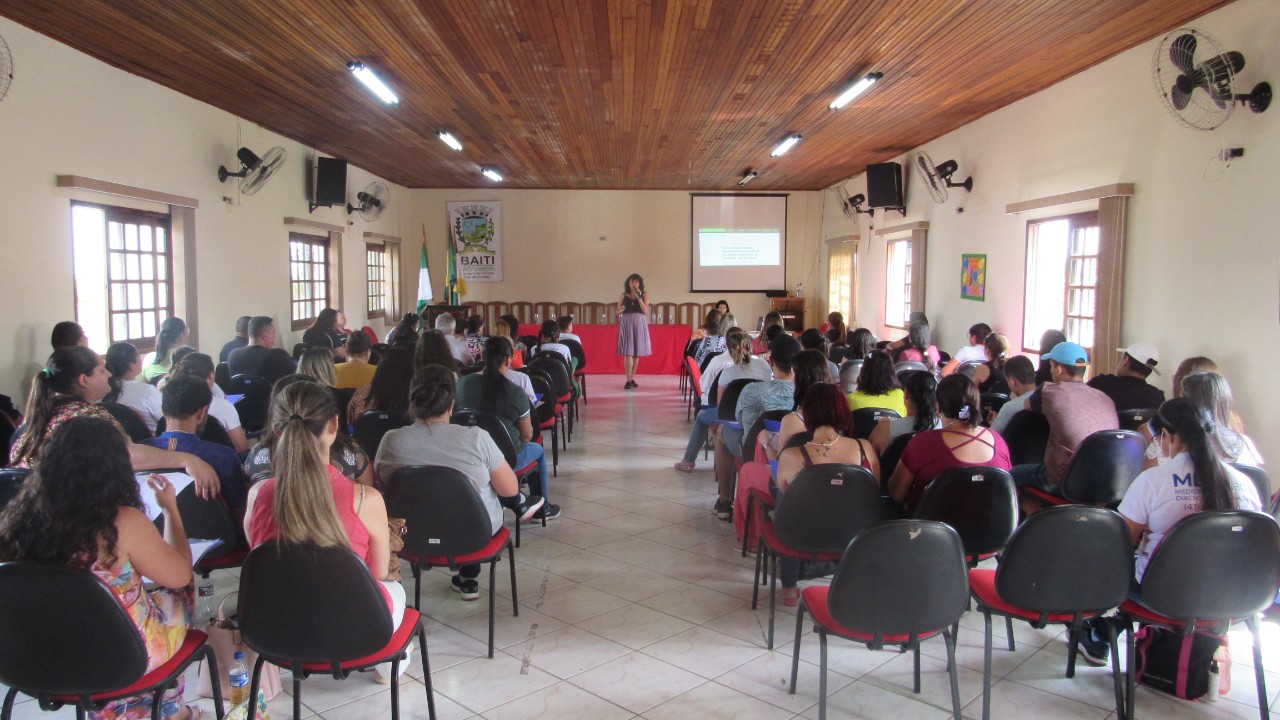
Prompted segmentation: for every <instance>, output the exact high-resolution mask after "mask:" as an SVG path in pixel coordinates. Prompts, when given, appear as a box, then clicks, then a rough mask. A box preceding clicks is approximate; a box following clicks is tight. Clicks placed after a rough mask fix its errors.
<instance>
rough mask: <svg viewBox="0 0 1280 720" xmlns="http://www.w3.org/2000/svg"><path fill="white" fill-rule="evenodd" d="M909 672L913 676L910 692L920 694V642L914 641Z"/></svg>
mask: <svg viewBox="0 0 1280 720" xmlns="http://www.w3.org/2000/svg"><path fill="white" fill-rule="evenodd" d="M911 671H912V674H913V675H915V679H914V680H913V681H912V685H911V692H913V693H915V694H917V695H919V694H920V640H919V639H918V638H917V639H916V646H915V648H914V650H913V651H912V653H911Z"/></svg>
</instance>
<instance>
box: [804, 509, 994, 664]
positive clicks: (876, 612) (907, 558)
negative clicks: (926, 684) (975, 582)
mask: <svg viewBox="0 0 1280 720" xmlns="http://www.w3.org/2000/svg"><path fill="white" fill-rule="evenodd" d="M968 604H969V576H968V572H967V569H966V566H965V561H964V548H963V546H962V545H961V542H960V537H959V536H958V535H956V531H955V530H953V529H952V528H950V527H949V526H947V525H944V524H943V523H940V522H934V521H930V520H890V521H888V522H884V523H880V524H878V525H876V526H874V527H869V528H866V529H865V530H863V531H861V532H859V533H858V534H857V535H856V536H855V537H854V538H853V540H852V542H850V543H849V546H848V548H846V549H845V551H844V555H843V556H842V557H841V558H840V565H839V566H838V567H837V568H836V573H835V576H834V577H832V578H831V591H830V595H828V596H827V606H828V608H829V609H830V611H831V615H832V616H833V617H834V618H835V619H836V621H837V622H839V623H841V624H842V625H844V626H846V627H850V628H853V629H856V630H859V631H861V632H867V633H872V634H873V635H875V636H876V638H875V640H874V641H873V645H874V644H878V643H879V642H880V641H881V640H882V639H883V636H885V635H910V634H912V633H923V632H928V631H931V630H939V629H942V628H945V627H947V626H950V625H953V624H955V622H956V621H957V620H959V619H960V616H961V615H963V614H964V611H965V609H966V608H967V607H968Z"/></svg>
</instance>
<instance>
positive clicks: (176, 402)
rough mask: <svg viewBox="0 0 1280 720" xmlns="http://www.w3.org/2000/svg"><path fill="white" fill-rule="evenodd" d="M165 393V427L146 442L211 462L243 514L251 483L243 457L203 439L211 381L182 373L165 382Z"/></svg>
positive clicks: (224, 489)
mask: <svg viewBox="0 0 1280 720" xmlns="http://www.w3.org/2000/svg"><path fill="white" fill-rule="evenodd" d="M163 396H164V425H165V431H164V432H162V433H160V435H159V436H157V437H155V438H152V439H151V440H147V441H146V443H147V444H148V445H151V446H154V447H158V448H160V449H162V450H176V451H178V452H185V453H191V454H192V455H195V456H196V457H198V458H200V459H201V460H204V461H205V462H207V463H209V466H210V467H212V468H213V470H214V472H216V473H218V481H219V483H221V486H222V499H223V500H225V501H226V503H227V507H229V508H231V509H232V511H234V512H236V513H238V514H239V515H241V516H243V514H244V504H245V498H246V496H247V495H248V493H249V483H248V481H247V480H246V479H245V476H244V470H243V469H242V468H241V467H240V458H239V457H238V456H237V455H236V451H235V450H234V449H232V448H229V447H227V446H226V445H220V444H218V443H215V442H209V441H207V440H201V439H200V431H201V430H203V429H204V425H205V423H206V422H207V421H208V419H209V404H210V403H211V402H213V399H214V397H213V393H212V392H211V391H210V390H209V385H208V384H207V383H206V382H204V381H203V380H202V379H200V378H198V377H195V376H193V375H179V376H177V377H175V378H173V379H172V380H170V381H169V382H168V383H166V384H165V386H164V391H163Z"/></svg>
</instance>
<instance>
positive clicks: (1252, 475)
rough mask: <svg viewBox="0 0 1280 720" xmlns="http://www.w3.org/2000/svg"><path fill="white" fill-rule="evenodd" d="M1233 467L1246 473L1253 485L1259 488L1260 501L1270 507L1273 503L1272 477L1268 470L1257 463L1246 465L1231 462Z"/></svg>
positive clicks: (1264, 505) (1263, 505)
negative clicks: (1256, 464)
mask: <svg viewBox="0 0 1280 720" xmlns="http://www.w3.org/2000/svg"><path fill="white" fill-rule="evenodd" d="M1231 467H1233V468H1235V469H1237V470H1239V471H1240V472H1242V473H1244V474H1245V477H1247V478H1249V480H1250V481H1252V482H1253V486H1254V487H1255V488H1257V489H1258V502H1260V503H1262V507H1268V506H1269V505H1270V504H1271V478H1270V477H1269V476H1268V475H1267V471H1266V470H1263V469H1262V468H1260V467H1257V466H1255V465H1244V464H1242V463H1231Z"/></svg>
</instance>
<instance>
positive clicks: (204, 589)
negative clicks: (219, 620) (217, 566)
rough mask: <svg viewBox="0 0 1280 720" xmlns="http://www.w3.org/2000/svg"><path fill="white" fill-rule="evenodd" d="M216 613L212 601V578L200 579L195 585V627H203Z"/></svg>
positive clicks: (215, 606) (215, 607)
mask: <svg viewBox="0 0 1280 720" xmlns="http://www.w3.org/2000/svg"><path fill="white" fill-rule="evenodd" d="M217 611H218V610H217V605H216V604H215V603H214V601H213V578H210V577H202V578H200V580H199V581H198V582H197V583H196V626H197V627H203V626H204V624H205V623H206V622H208V621H209V620H210V619H211V618H212V617H213V615H214V613H216V612H217Z"/></svg>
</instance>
